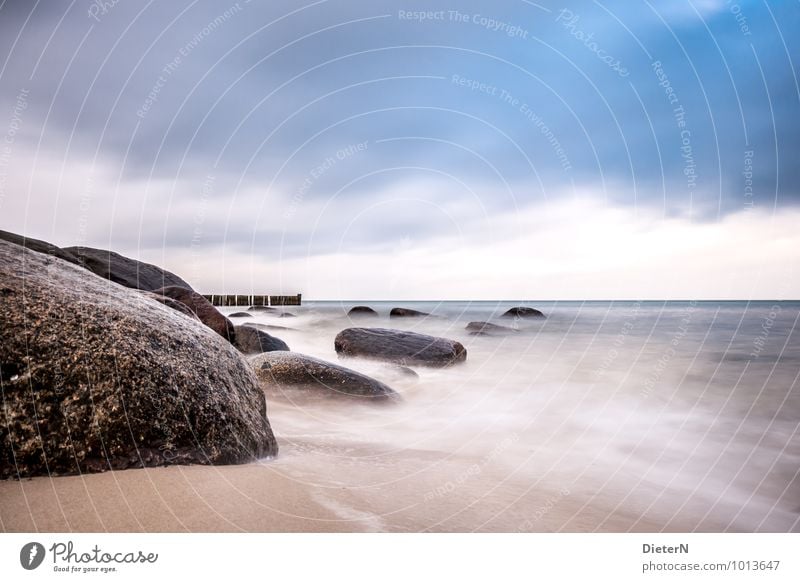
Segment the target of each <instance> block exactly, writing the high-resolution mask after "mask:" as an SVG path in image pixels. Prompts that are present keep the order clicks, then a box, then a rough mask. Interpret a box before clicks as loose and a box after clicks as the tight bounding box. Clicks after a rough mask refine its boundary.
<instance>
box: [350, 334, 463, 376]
mask: <svg viewBox="0 0 800 582" xmlns="http://www.w3.org/2000/svg"><path fill="white" fill-rule="evenodd" d="M334 348H335V349H336V353H338V354H339V355H340V356H360V357H365V358H372V359H378V360H384V361H388V362H394V363H397V364H402V365H421V366H436V367H443V366H449V365H451V364H455V363H458V362H463V361H464V360H465V359H466V358H467V350H466V349H465V348H464V346H463V345H461V344H460V343H459V342H457V341H454V340H450V339H446V338H441V337H434V336H430V335H424V334H421V333H413V332H410V331H400V330H396V329H382V328H366V327H351V328H348V329H345V330H343V331H341V332H340V333H339V334H338V335H337V336H336V339H335V340H334Z"/></svg>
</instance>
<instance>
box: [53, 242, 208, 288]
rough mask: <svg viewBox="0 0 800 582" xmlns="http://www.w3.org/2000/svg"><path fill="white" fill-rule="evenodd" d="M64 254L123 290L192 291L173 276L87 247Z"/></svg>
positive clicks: (73, 248) (137, 262) (146, 265)
mask: <svg viewBox="0 0 800 582" xmlns="http://www.w3.org/2000/svg"><path fill="white" fill-rule="evenodd" d="M64 250H65V251H66V252H68V253H70V254H71V255H73V256H75V257H76V258H77V260H78V264H79V265H80V266H82V267H83V268H84V269H88V270H90V271H91V272H92V273H94V274H95V275H98V276H100V277H102V278H103V279H108V280H109V281H113V282H114V283H119V284H120V285H123V286H124V287H131V288H132V289H141V290H143V291H155V290H156V289H160V288H162V287H170V286H177V287H184V288H186V289H191V288H192V287H191V286H190V285H189V283H187V282H186V281H184V280H183V279H181V278H180V277H178V276H177V275H176V274H174V273H170V272H169V271H167V270H165V269H162V268H161V267H156V266H155V265H151V264H150V263H144V262H142V261H137V260H134V259H129V258H128V257H123V256H122V255H120V254H118V253H114V252H112V251H106V250H102V249H92V248H89V247H66V248H64Z"/></svg>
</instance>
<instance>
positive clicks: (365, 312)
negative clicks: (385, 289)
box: [347, 305, 378, 317]
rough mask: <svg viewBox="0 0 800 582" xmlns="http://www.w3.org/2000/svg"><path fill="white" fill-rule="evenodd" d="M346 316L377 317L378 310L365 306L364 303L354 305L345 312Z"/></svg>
mask: <svg viewBox="0 0 800 582" xmlns="http://www.w3.org/2000/svg"><path fill="white" fill-rule="evenodd" d="M347 315H348V317H353V316H359V317H364V316H367V317H377V316H378V312H377V311H375V310H374V309H372V307H367V306H366V305H356V306H355V307H353V308H352V309H351V310H350V311H348V312H347Z"/></svg>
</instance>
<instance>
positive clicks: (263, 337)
mask: <svg viewBox="0 0 800 582" xmlns="http://www.w3.org/2000/svg"><path fill="white" fill-rule="evenodd" d="M234 345H236V347H237V348H239V351H240V352H242V353H244V354H261V353H263V352H278V351H283V352H288V351H289V346H287V345H286V342H284V341H283V340H281V339H278V338H276V337H274V336H271V335H269V334H268V333H267V332H265V331H261V330H260V329H258V328H256V327H255V326H250V325H239V326H236V343H235V344H234Z"/></svg>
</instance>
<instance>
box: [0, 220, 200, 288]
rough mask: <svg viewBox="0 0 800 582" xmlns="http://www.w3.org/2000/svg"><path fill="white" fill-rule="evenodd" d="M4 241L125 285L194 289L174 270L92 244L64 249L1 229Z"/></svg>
mask: <svg viewBox="0 0 800 582" xmlns="http://www.w3.org/2000/svg"><path fill="white" fill-rule="evenodd" d="M0 240H5V241H8V242H10V243H13V244H15V245H18V246H20V247H25V248H27V249H28V250H32V251H36V252H38V253H43V254H46V255H50V256H51V257H58V258H59V259H63V260H65V261H68V262H70V263H73V264H75V265H79V266H81V267H83V268H84V269H87V270H88V271H91V272H92V273H94V274H95V275H98V276H100V277H102V278H104V279H108V280H109V281H113V282H114V283H117V284H119V285H122V286H123V287H131V288H132V289H140V290H143V291H153V290H155V289H158V288H160V287H166V286H169V285H177V286H178V287H186V288H187V289H191V287H190V285H189V284H188V283H187V282H186V281H184V280H183V279H181V278H180V277H178V276H177V275H176V274H174V273H170V272H169V271H167V270H165V269H162V268H160V267H156V266H155V265H151V264H150V263H144V262H142V261H137V260H134V259H130V258H128V257H124V256H122V255H120V254H118V253H114V252H111V251H105V250H101V249H93V248H89V247H66V248H63V249H62V248H59V247H57V246H55V245H53V244H50V243H48V242H45V241H41V240H37V239H33V238H27V237H24V236H22V235H18V234H14V233H12V232H6V231H4V230H0Z"/></svg>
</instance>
